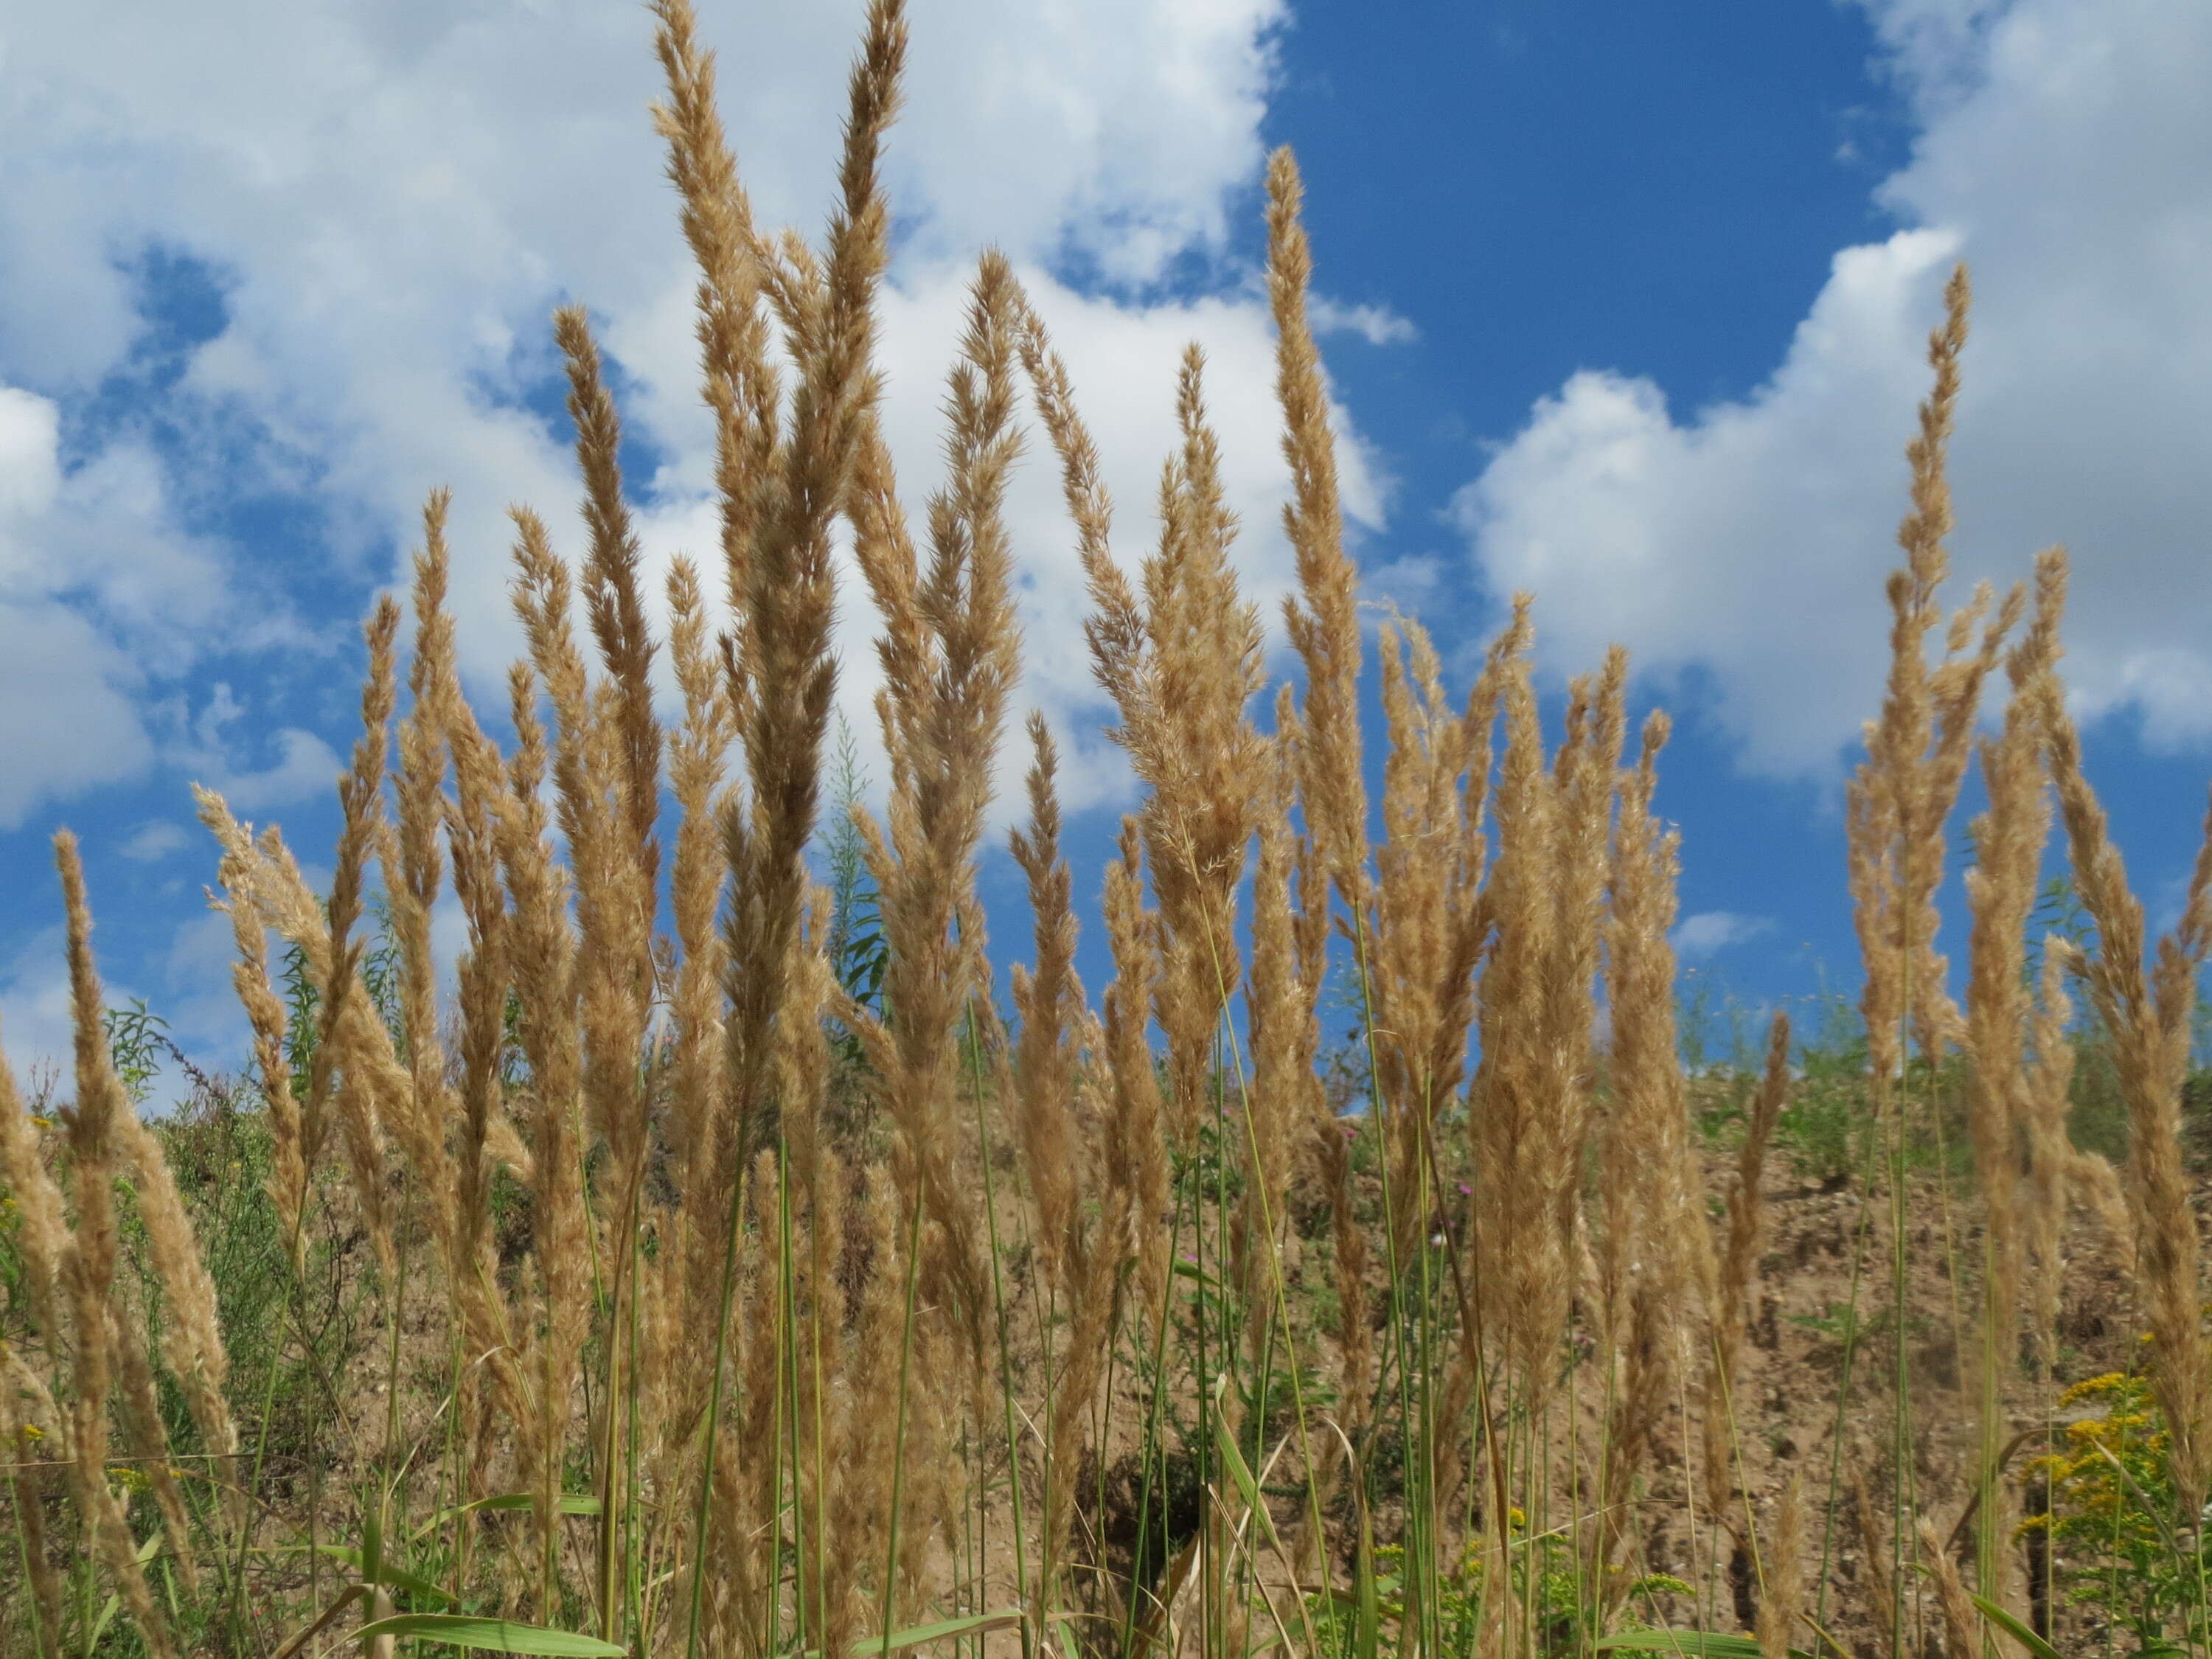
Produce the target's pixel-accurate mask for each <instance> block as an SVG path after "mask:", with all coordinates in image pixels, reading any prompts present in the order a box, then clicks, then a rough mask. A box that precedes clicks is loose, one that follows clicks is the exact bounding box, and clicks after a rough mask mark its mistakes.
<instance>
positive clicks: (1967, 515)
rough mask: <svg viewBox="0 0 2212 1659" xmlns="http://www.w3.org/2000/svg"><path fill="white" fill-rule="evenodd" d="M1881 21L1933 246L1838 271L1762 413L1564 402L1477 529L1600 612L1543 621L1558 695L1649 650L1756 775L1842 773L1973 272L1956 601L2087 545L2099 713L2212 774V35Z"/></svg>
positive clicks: (1901, 243)
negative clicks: (1943, 368) (2133, 722)
mask: <svg viewBox="0 0 2212 1659" xmlns="http://www.w3.org/2000/svg"><path fill="white" fill-rule="evenodd" d="M1864 3H1866V4H1867V6H1868V9H1869V12H1870V14H1871V15H1872V18H1873V21H1874V22H1875V27H1876V29H1877V33H1878V35H1879V37H1880V39H1881V41H1882V44H1883V47H1884V51H1885V53H1886V60H1885V61H1886V62H1887V65H1888V66H1889V68H1890V69H1891V70H1892V71H1893V73H1894V75H1895V76H1896V78H1897V80H1898V82H1899V85H1900V86H1901V87H1902V88H1903V89H1904V90H1905V94H1906V95H1907V96H1908V98H1909V99H1910V100H1911V104H1912V106H1913V109H1914V112H1915V114H1916V116H1917V120H1918V122H1919V124H1920V127H1921V132H1920V137H1919V138H1918V141H1917V143H1916V145H1915V146H1914V149H1913V153H1912V159H1911V163H1910V164H1909V165H1908V166H1907V167H1905V168H1904V169H1903V170H1902V171H1900V172H1899V173H1896V174H1895V175H1893V177H1892V178H1890V179H1887V181H1886V182H1885V183H1884V184H1883V185H1882V186H1881V191H1880V192H1879V200H1880V201H1881V204H1882V205H1883V206H1884V207H1886V208H1887V209H1888V210H1890V211H1891V212H1893V214H1894V215H1896V216H1897V217H1898V218H1899V221H1900V222H1903V223H1904V224H1905V225H1906V226H1907V227H1908V228H1906V229H1904V230H1902V231H1900V232H1899V233H1898V234H1895V235H1893V236H1891V237H1890V238H1888V239H1887V240H1885V241H1882V242H1878V243H1873V244H1869V245H1867V246H1858V247H1852V248H1848V249H1845V250H1844V251H1843V252H1840V253H1838V255H1837V256H1836V258H1835V260H1834V263H1833V266H1832V270H1831V273H1830V276H1829V279H1828V282H1827V283H1826V287H1825V288H1824V289H1822V290H1821V291H1820V294H1819V295H1817V296H1816V297H1815V298H1814V301H1813V302H1812V304H1811V307H1810V308H1809V310H1808V314H1807V316H1806V319H1805V320H1804V322H1803V323H1802V325H1800V326H1799V327H1798V329H1797V331H1796V336H1795V337H1794V338H1793V339H1792V341H1791V343H1790V348H1789V350H1788V351H1787V353H1786V355H1785V356H1784V360H1783V362H1781V363H1780V364H1779V365H1778V368H1776V369H1775V371H1774V373H1773V374H1772V375H1771V378H1770V379H1769V380H1768V381H1767V382H1766V384H1765V385H1764V386H1761V387H1760V388H1759V390H1758V391H1757V392H1754V393H1753V394H1752V395H1751V396H1750V397H1748V398H1746V399H1744V400H1742V401H1741V402H1730V403H1723V404H1716V405H1714V406H1711V407H1709V408H1705V409H1702V410H1694V411H1689V412H1676V411H1673V410H1669V409H1668V406H1667V404H1666V400H1665V398H1663V396H1662V394H1661V392H1659V389H1658V388H1657V387H1656V386H1655V385H1654V384H1653V383H1652V382H1651V381H1650V380H1648V379H1644V378H1641V377H1638V376H1636V375H1635V374H1632V373H1622V372H1599V371H1589V372H1584V373H1582V374H1577V375H1576V376H1574V377H1573V378H1572V379H1571V380H1569V381H1568V382H1567V383H1566V384H1565V386H1562V387H1561V388H1560V389H1559V392H1557V393H1556V394H1554V395H1553V396H1550V397H1547V398H1544V399H1542V400H1541V402H1540V403H1539V404H1537V406H1536V408H1535V409H1534V411H1533V412H1532V414H1531V416H1530V419H1529V421H1528V424H1527V425H1526V426H1525V427H1524V428H1522V431H1521V432H1519V433H1518V434H1517V435H1515V437H1514V438H1513V439H1512V440H1511V441H1510V442H1509V443H1507V444H1505V445H1504V446H1503V447H1501V448H1500V449H1499V451H1498V453H1496V454H1495V455H1494V456H1493V457H1492V459H1491V461H1490V462H1489V464H1488V465H1487V466H1486V469H1485V471H1483V473H1482V474H1481V476H1480V477H1478V478H1477V479H1476V480H1474V482H1473V483H1470V484H1469V485H1468V486H1467V488H1466V489H1463V490H1462V492H1461V493H1460V495H1459V496H1458V497H1457V499H1456V501H1455V513H1456V516H1457V518H1458V520H1459V522H1460V524H1461V526H1462V528H1463V530H1464V531H1465V532H1466V534H1467V536H1468V540H1469V543H1470V545H1471V548H1472V550H1473V552H1474V556H1475V559H1476V562H1477V565H1478V568H1479V569H1480V574H1481V575H1482V578H1483V579H1484V580H1485V581H1486V583H1487V584H1488V585H1489V586H1491V588H1492V590H1493V591H1494V592H1497V593H1498V594H1500V595H1502V594H1504V592H1508V591H1510V590H1511V589H1513V588H1516V587H1521V586H1533V587H1534V588H1536V589H1537V590H1538V592H1539V593H1540V594H1541V593H1544V592H1555V593H1571V594H1572V595H1573V596H1574V603H1573V604H1572V605H1566V604H1559V605H1553V606H1550V607H1547V609H1546V610H1545V611H1544V612H1543V623H1544V626H1543V629H1542V632H1543V635H1544V646H1543V649H1544V651H1545V653H1546V656H1547V660H1548V662H1549V663H1550V664H1551V665H1553V666H1555V667H1575V666H1580V665H1584V664H1587V663H1588V662H1589V661H1592V660H1594V659H1595V657H1596V656H1597V654H1598V653H1600V652H1601V650H1602V649H1603V647H1604V645H1605V643H1606V641H1608V640H1611V639H1615V638H1618V639H1621V640H1623V641H1626V643H1627V644H1628V645H1629V646H1630V647H1632V649H1633V650H1635V651H1636V652H1637V653H1638V658H1639V659H1640V660H1641V662H1642V663H1643V665H1644V666H1645V667H1646V668H1647V669H1650V670H1656V671H1658V672H1659V674H1660V675H1661V676H1662V678H1663V677H1666V676H1668V675H1675V674H1680V672H1682V671H1685V670H1689V669H1692V668H1694V669H1696V670H1697V671H1699V676H1700V678H1702V679H1703V681H1704V682H1705V684H1709V685H1710V686H1711V690H1712V692H1713V695H1714V697H1715V702H1714V707H1713V713H1714V714H1715V715H1716V717H1717V719H1718V720H1720V722H1721V723H1722V724H1723V726H1724V727H1725V728H1726V729H1727V730H1728V731H1729V733H1730V734H1731V735H1732V736H1733V737H1734V738H1735V740H1736V741H1737V742H1738V744H1740V746H1741V755H1742V757H1743V760H1744V762H1745V763H1746V764H1747V766H1749V767H1750V768H1752V769H1757V770H1761V771H1765V772H1771V773H1779V774H1800V775H1804V774H1811V775H1821V774H1826V773H1827V772H1829V770H1830V769H1831V768H1832V765H1833V763H1834V759H1835V757H1836V753H1837V750H1838V748H1839V747H1840V746H1841V745H1842V744H1844V743H1845V742H1847V741H1848V740H1849V739H1850V738H1851V737H1852V736H1853V735H1855V734H1856V732H1857V724H1858V722H1859V720H1861V719H1863V717H1864V716H1866V715H1867V714H1870V713H1872V712H1873V710H1874V708H1875V705H1876V702H1877V701H1878V698H1879V690H1880V676H1881V658H1882V653H1883V650H1884V640H1883V623H1882V616H1883V611H1882V601H1881V580H1882V575H1883V573H1884V572H1885V570H1886V569H1887V568H1889V566H1890V565H1891V564H1892V563H1893V562H1894V561H1895V558H1896V556H1897V555H1896V550H1895V547H1894V544H1893V533H1894V530H1895V526H1896V524H1897V520H1898V519H1899V517H1900V516H1901V514H1902V513H1903V512H1904V511H1905V507H1906V501H1905V465H1904V462H1903V459H1902V451H1903V446H1904V442H1905V439H1906V437H1908V436H1909V435H1910V434H1911V430H1912V422H1913V412H1912V411H1913V407H1914V404H1915V402H1916V400H1917V398H1919V397H1921V396H1922V395H1923V393H1924V392H1925V389H1926V386H1927V380H1928V371H1927V369H1926V368H1925V365H1924V361H1923V356H1924V350H1925V337H1926V333H1927V331H1928V329H1929V327H1930V326H1931V325H1934V324H1935V323H1936V321H1938V320H1939V319H1940V316H1941V312H1942V285H1943V282H1944V279H1945V276H1946V275H1947V274H1948V270H1949V268H1950V264H1951V262H1952V261H1953V259H1954V258H1964V259H1966V261H1967V262H1968V263H1969V264H1970V265H1971V267H1972V271H1973V276H1974V285H1975V290H1976V301H1975V308H1974V313H1973V322H1972V338H1971V340H1970V343H1969V344H1968V346H1967V348H1966V358H1965V362H1964V378H1965V388H1964V392H1963V395H1962V397H1961V398H1960V409H1959V428H1958V435H1957V438H1956V440H1955V442H1954V448H1953V455H1952V479H1953V484H1954V502H1955V505H1956V508H1957V513H1958V518H1959V530H1958V532H1957V534H1956V535H1955V536H1954V538H1953V550H1954V564H1955V568H1957V569H1958V571H1959V572H1960V575H1961V577H1962V578H1967V579H1971V578H1973V577H1977V576H1984V575H1986V576H1989V577H1990V578H1992V579H1994V580H1997V581H1998V582H1999V583H2000V584H2003V583H2008V582H2009V581H2011V580H2016V579H2018V578H2019V577H2021V575H2023V574H2025V573H2026V571H2027V565H2028V559H2029V556H2030V555H2031V554H2032V553H2033V550H2035V549H2036V548H2038V547H2039V546H2042V545H2045V544H2049V543H2051V542H2063V543H2065V544H2068V545H2069V547H2070V548H2071V549H2072V550H2073V553H2074V558H2075V586H2074V601H2073V605H2072V608H2071V613H2070V618H2069V647H2068V652H2069V656H2068V670H2069V679H2070V681H2071V684H2072V685H2073V688H2074V691H2075V696H2076V698H2077V699H2078V701H2079V702H2080V703H2081V706H2082V708H2083V709H2084V711H2085V712H2086V713H2088V714H2097V713H2100V712H2103V711H2106V710H2110V709H2112V708H2117V707H2118V706H2120V705H2123V704H2131V705H2133V706H2135V707H2136V708H2138V709H2139V710H2140V711H2141V713H2142V716H2143V720H2144V729H2145V732H2146V733H2147V735H2148V738H2149V739H2150V740H2151V741H2152V742H2154V743H2160V744H2199V743H2202V742H2203V741H2204V740H2205V739H2206V738H2208V737H2212V696H2208V695H2207V694H2208V693H2212V647H2207V645H2206V643H2205V641H2204V640H2203V629H2202V627H2201V621H2202V618H2203V617H2204V616H2205V615H2206V614H2208V611H2212V562H2208V561H2207V560H2206V559H2205V558H2204V556H2203V536H2204V533H2205V532H2204V530H2203V526H2204V525H2205V524H2206V523H2207V522H2212V471H2209V470H2208V469H2207V468H2206V467H2205V466H2204V465H2203V433H2204V432H2205V431H2206V430H2208V429H2212V372H2208V371H2212V299H2208V298H2207V295H2206V291H2205V289H2204V285H2203V271H2204V270H2205V268H2206V265H2207V263H2208V260H2212V105H2208V104H2207V103H2206V102H2205V100H2204V99H2203V96H2202V88H2203V83H2204V81H2205V79H2206V77H2207V76H2208V75H2212V10H2208V9H2205V8H2204V7H2203V6H2200V5H2196V4H2193V3H2190V0H2111V3H2100V4H2095V5H2091V4H2088V3H2085V0H2016V3H2013V4H2011V5H2009V6H1999V5H1993V4H1986V3H1973V0H1864ZM1630 368H1632V366H1630ZM1964 591H1965V583H1964V581H1962V582H1961V584H1960V596H1961V597H1963V593H1964ZM2153 599H2155V603H2152V602H2151V601H2152V600H2153Z"/></svg>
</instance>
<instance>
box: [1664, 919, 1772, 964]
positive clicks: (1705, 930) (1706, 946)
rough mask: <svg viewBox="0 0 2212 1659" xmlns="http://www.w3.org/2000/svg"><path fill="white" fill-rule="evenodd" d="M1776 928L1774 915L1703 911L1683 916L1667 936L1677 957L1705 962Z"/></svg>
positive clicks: (1689, 960)
mask: <svg viewBox="0 0 2212 1659" xmlns="http://www.w3.org/2000/svg"><path fill="white" fill-rule="evenodd" d="M1773 928H1774V919H1773V918H1772V917H1771V916H1744V915H1737V914H1736V913H1735V911H1733V910H1700V911H1699V912H1698V914H1697V915H1693V916H1685V917H1683V918H1682V920H1681V921H1680V922H1679V923H1677V924H1676V926H1675V928H1674V932H1673V933H1669V934H1668V936H1667V937H1668V943H1669V944H1671V945H1674V954H1675V955H1676V956H1678V957H1681V958H1682V959H1683V960H1684V961H1686V962H1701V961H1703V960H1704V959H1705V957H1710V956H1713V955H1715V954H1717V952H1719V951H1725V950H1727V949H1728V948H1729V946H1730V945H1741V944H1743V943H1744V942H1745V941H1746V940H1747V939H1757V938H1758V937H1759V935H1760V934H1762V933H1771V932H1772V931H1773Z"/></svg>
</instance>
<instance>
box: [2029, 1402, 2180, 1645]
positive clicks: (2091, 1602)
mask: <svg viewBox="0 0 2212 1659" xmlns="http://www.w3.org/2000/svg"><path fill="white" fill-rule="evenodd" d="M2058 1404H2059V1408H2060V1410H2061V1411H2067V1410H2085V1411H2087V1412H2088V1413H2091V1414H2090V1415H2087V1416H2083V1417H2078V1418H2076V1419H2074V1420H2073V1421H2071V1422H2069V1423H2067V1424H2066V1425H2064V1426H2063V1428H2061V1429H2060V1430H2059V1431H2058V1434H2057V1444H2056V1445H2055V1446H2054V1447H2053V1448H2052V1449H2051V1450H2050V1451H2048V1452H2046V1453H2045V1454H2044V1455H2042V1456H2041V1457H2039V1458H2037V1459H2034V1460H2033V1462H2031V1463H2030V1464H2029V1466H2028V1474H2029V1475H2030V1477H2031V1478H2034V1477H2041V1478H2043V1479H2045V1480H2048V1482H2049V1483H2050V1493H2051V1508H2050V1511H2049V1513H2047V1514H2044V1515H2031V1516H2028V1517H2027V1519H2026V1520H2025V1521H2023V1522H2021V1525H2020V1530H2021V1532H2022V1533H2023V1534H2025V1533H2028V1532H2033V1531H2035V1530H2039V1529H2041V1530H2045V1531H2047V1532H2048V1534H2049V1535H2050V1537H2051V1541H2052V1542H2053V1543H2054V1544H2055V1545H2057V1547H2058V1548H2059V1549H2060V1550H2061V1551H2063V1553H2064V1554H2065V1555H2066V1556H2067V1557H2068V1558H2069V1559H2070V1560H2071V1561H2072V1562H2073V1564H2074V1571H2072V1572H2071V1573H2069V1575H2068V1579H2067V1585H2066V1595H2067V1598H2068V1599H2069V1601H2071V1602H2073V1603H2074V1604H2075V1606H2077V1607H2088V1608H2091V1609H2093V1610H2094V1611H2095V1613H2097V1614H2099V1615H2100V1618H2101V1620H2103V1621H2104V1622H2105V1623H2106V1624H2107V1625H2108V1626H2110V1627H2111V1628H2112V1629H2113V1630H2116V1631H2124V1632H2127V1633H2128V1635H2129V1636H2130V1637H2131V1638H2133V1640H2134V1646H2133V1647H2132V1648H2131V1649H2130V1650H2128V1651H2129V1653H2130V1659H2163V1656H2166V1655H2170V1654H2178V1653H2181V1652H2183V1651H2185V1650H2188V1649H2190V1648H2195V1647H2201V1646H2202V1644H2203V1642H2204V1640H2205V1636H2206V1628H2207V1627H2206V1607H2205V1577H2206V1574H2207V1572H2208V1571H2212V1552H2208V1550H2207V1547H2206V1541H2205V1539H2204V1537H2203V1531H2202V1528H2184V1529H2180V1530H2177V1528H2176V1524H2175V1519H2174V1514H2175V1493H2174V1487H2173V1477H2172V1464H2171V1461H2170V1455H2171V1452H2172V1437H2171V1436H2170V1435H2169V1434H2168V1432H2167V1431H2166V1421H2165V1419H2164V1418H2163V1417H2162V1416H2161V1415H2160V1412H2159V1408H2158V1406H2157V1404H2156V1402H2155V1401H2154V1400H2153V1398H2152V1395H2151V1385H2150V1383H2149V1381H2148V1378H2146V1377H2144V1376H2142V1375H2140V1374H2138V1373H2135V1372H2128V1371H2112V1372H2107V1373H2106V1374H2105V1375H2104V1376H2093V1377H2091V1378H2089V1379H2088V1380H2087V1381H2086V1382H2081V1383H2075V1385H2074V1386H2073V1387H2072V1388H2070V1389H2067V1390H2066V1392H2065V1393H2064V1394H2063V1395H2060V1396H2059V1401H2058Z"/></svg>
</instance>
